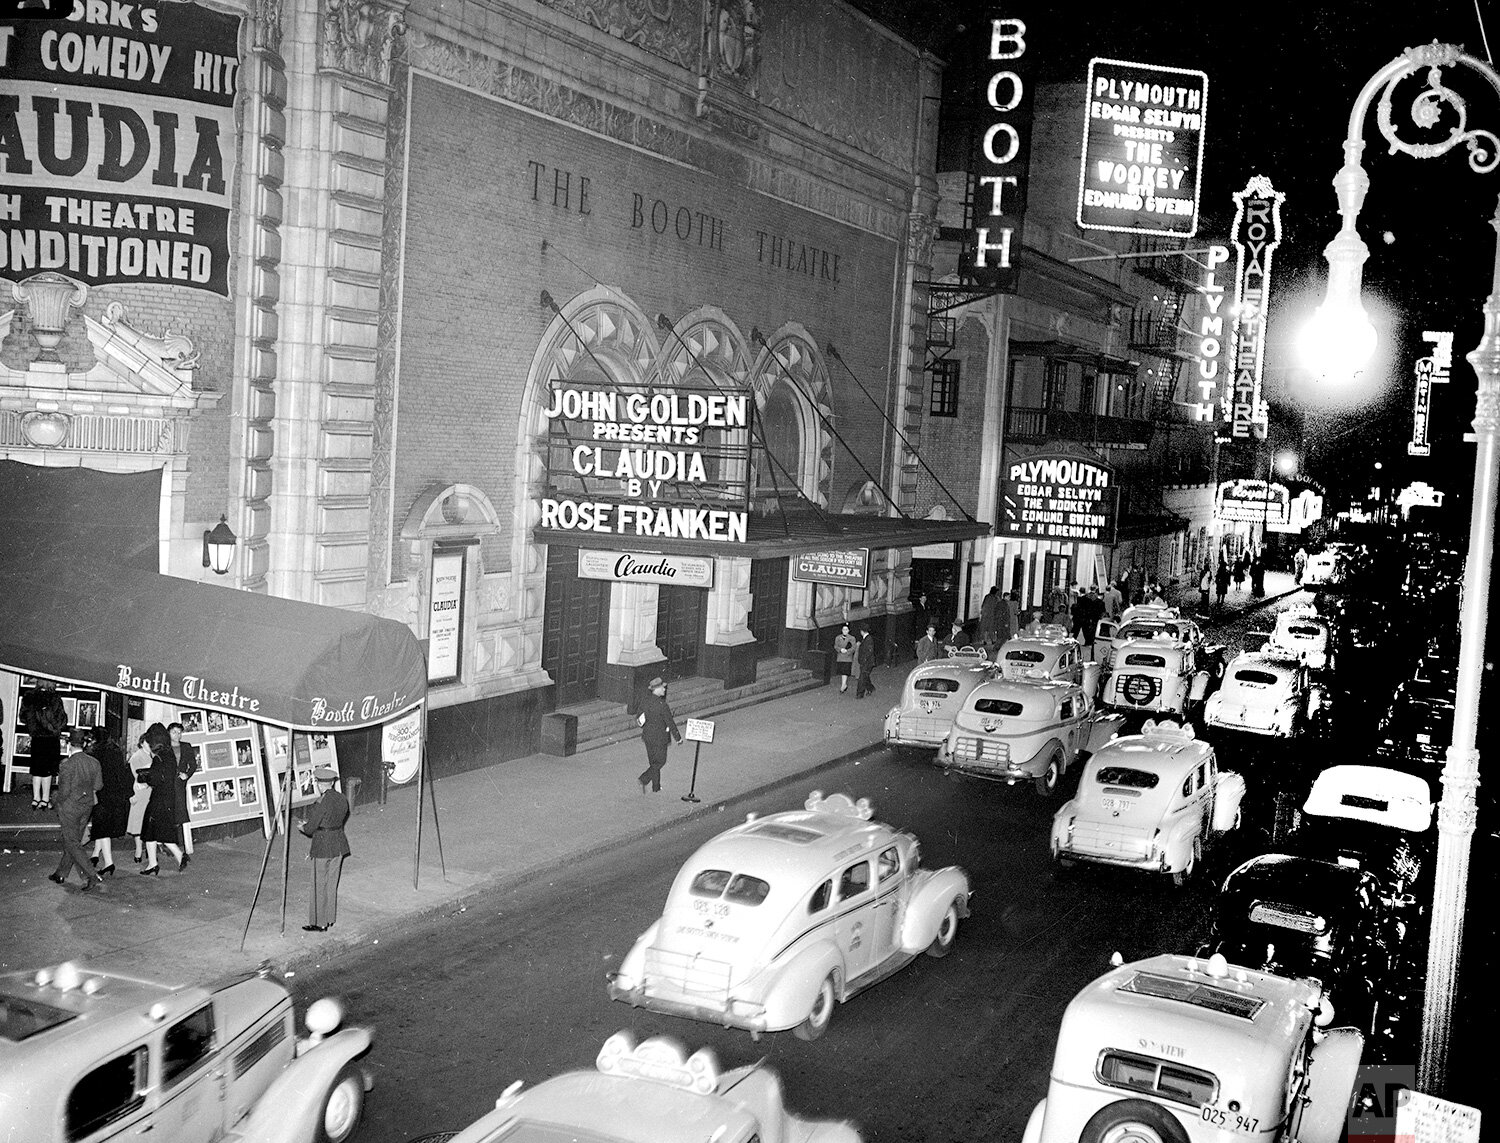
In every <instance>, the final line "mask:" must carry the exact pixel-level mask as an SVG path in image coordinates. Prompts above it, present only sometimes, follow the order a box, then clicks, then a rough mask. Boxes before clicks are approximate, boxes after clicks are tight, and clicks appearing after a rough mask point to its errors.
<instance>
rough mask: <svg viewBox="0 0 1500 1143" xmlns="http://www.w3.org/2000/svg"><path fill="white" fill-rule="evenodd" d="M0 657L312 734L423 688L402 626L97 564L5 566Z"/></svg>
mask: <svg viewBox="0 0 1500 1143" xmlns="http://www.w3.org/2000/svg"><path fill="white" fill-rule="evenodd" d="M0 666H3V667H5V668H6V669H8V670H12V671H16V672H19V673H22V674H34V675H46V676H49V677H51V678H56V679H60V680H66V681H69V682H75V683H86V684H88V685H90V686H97V687H102V688H104V689H107V690H113V691H120V692H123V693H125V694H131V695H140V696H142V697H144V698H151V699H158V700H160V701H163V702H171V703H175V704H177V705H181V706H191V707H201V708H203V709H205V710H218V711H223V712H224V713H226V714H233V715H239V716H240V717H242V718H245V719H248V720H250V721H252V722H268V723H274V724H276V725H279V726H287V727H291V728H293V729H296V730H307V731H339V730H352V729H355V728H357V727H362V726H374V725H378V724H380V723H383V722H388V721H390V720H391V719H393V718H396V717H397V716H399V715H402V714H405V713H406V712H407V711H409V710H412V709H413V708H415V707H416V706H418V705H419V704H420V703H421V702H422V701H423V699H424V698H425V697H426V695H427V664H426V659H425V657H424V656H423V653H422V648H421V645H420V644H419V643H418V642H417V639H416V637H415V636H414V635H413V634H412V632H411V629H410V628H408V627H407V626H406V625H405V624H402V623H397V622H396V621H394V620H391V619H381V618H378V617H376V616H372V615H366V614H363V613H361V612H350V611H341V610H339V609H337V608H332V607H323V606H320V605H318V604H313V603H301V602H298V601H295V600H289V599H279V598H276V597H274V596H267V595H257V594H255V593H252V592H247V591H236V590H234V589H233V588H228V587H220V586H218V585H217V584H205V583H197V582H194V581H192V580H186V579H179V578H177V577H175V576H166V575H158V574H157V573H155V572H150V571H142V570H139V569H137V568H130V567H122V566H119V565H111V564H100V563H91V564H89V565H88V566H80V565H78V564H76V563H71V562H66V561H55V560H54V561H48V562H43V563H37V562H34V561H25V560H9V561H6V562H4V563H0Z"/></svg>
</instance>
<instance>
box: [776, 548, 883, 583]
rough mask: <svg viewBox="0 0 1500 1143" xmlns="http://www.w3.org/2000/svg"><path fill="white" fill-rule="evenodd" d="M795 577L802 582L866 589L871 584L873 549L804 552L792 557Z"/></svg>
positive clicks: (793, 576)
mask: <svg viewBox="0 0 1500 1143" xmlns="http://www.w3.org/2000/svg"><path fill="white" fill-rule="evenodd" d="M792 578H793V579H794V580H797V581H798V582H799V583H831V584H836V585H837V586H839V587H857V588H860V589H864V588H866V587H868V586H869V584H870V549H869V548H850V549H848V550H846V551H836V552H803V553H802V554H801V555H800V556H793V557H792Z"/></svg>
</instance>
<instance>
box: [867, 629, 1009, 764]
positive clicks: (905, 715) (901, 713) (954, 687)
mask: <svg viewBox="0 0 1500 1143" xmlns="http://www.w3.org/2000/svg"><path fill="white" fill-rule="evenodd" d="M1000 670H1001V668H1000V666H999V665H998V664H996V663H992V662H990V660H989V659H987V658H985V655H984V652H983V651H978V650H967V651H960V652H958V653H956V654H953V655H949V656H947V657H946V658H942V659H930V660H928V661H927V662H925V663H921V664H919V665H918V666H917V667H915V668H914V669H913V670H912V671H911V672H910V673H909V674H908V675H907V676H906V685H905V686H903V687H902V688H901V701H900V703H898V704H897V705H896V706H893V707H891V709H890V710H889V711H888V712H887V714H886V716H885V740H886V742H887V743H889V744H890V745H893V746H926V747H935V746H941V745H942V744H943V740H944V739H946V738H947V737H948V731H949V730H950V729H951V728H952V726H953V718H954V716H955V715H957V714H958V712H959V711H960V710H961V709H963V705H964V700H965V699H967V698H968V697H969V692H970V691H972V690H973V689H974V688H975V687H977V686H979V684H980V683H986V682H989V681H990V680H991V679H994V678H998V677H999V676H1000Z"/></svg>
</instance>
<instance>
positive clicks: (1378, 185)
mask: <svg viewBox="0 0 1500 1143" xmlns="http://www.w3.org/2000/svg"><path fill="white" fill-rule="evenodd" d="M857 6H858V7H860V8H861V9H863V10H864V11H866V12H868V13H869V14H870V15H872V16H874V17H876V18H877V19H879V20H881V21H882V22H883V23H885V24H887V25H888V26H890V27H892V28H894V29H895V30H896V31H897V32H898V33H900V34H902V35H903V36H905V37H906V38H908V39H910V40H911V41H912V42H914V43H917V44H919V45H921V46H922V47H925V48H928V49H929V50H931V51H933V52H934V53H935V54H937V55H938V56H939V57H941V58H942V59H944V60H945V61H948V63H949V68H948V72H947V76H946V81H945V83H946V87H945V94H944V98H945V101H950V102H951V101H961V100H968V101H970V102H972V101H973V100H974V98H975V97H974V96H970V95H967V94H965V92H964V90H963V89H964V88H965V87H966V86H967V85H969V84H971V83H972V82H974V80H975V79H976V78H978V79H979V80H980V81H981V82H982V81H983V79H987V78H988V75H989V70H988V69H989V68H990V67H991V66H993V65H989V64H987V63H986V62H985V61H984V59H983V56H984V53H985V50H986V46H987V33H986V30H985V29H986V27H987V19H988V17H989V15H991V14H998V15H1006V16H1016V17H1019V18H1021V19H1023V20H1025V21H1026V23H1027V28H1028V34H1027V57H1026V60H1025V62H1026V63H1028V64H1030V65H1031V67H1032V68H1033V69H1034V71H1033V74H1034V75H1036V77H1037V79H1038V81H1040V82H1047V81H1056V82H1076V83H1082V82H1083V80H1084V79H1085V77H1086V73H1087V68H1088V61H1089V59H1090V58H1092V57H1095V56H1102V57H1108V58H1114V59H1126V60H1132V61H1135V62H1140V63H1145V64H1162V65H1168V66H1172V67H1183V68H1194V69H1198V70H1201V71H1205V72H1207V73H1208V76H1209V95H1208V114H1207V122H1206V127H1207V138H1206V144H1205V152H1204V171H1203V192H1204V198H1203V207H1202V215H1203V219H1204V221H1203V225H1202V226H1201V227H1200V231H1199V234H1198V238H1200V239H1217V240H1221V241H1222V240H1224V238H1226V237H1227V232H1228V225H1229V222H1230V220H1231V218H1232V216H1233V200H1232V199H1231V198H1230V195H1231V194H1232V192H1234V191H1236V190H1239V189H1241V188H1242V187H1243V186H1244V185H1245V183H1246V181H1247V180H1248V179H1249V178H1250V176H1252V175H1255V174H1264V175H1266V176H1268V177H1269V178H1270V179H1271V181H1272V183H1273V184H1274V185H1275V187H1276V188H1277V189H1278V190H1281V191H1284V192H1285V193H1286V196H1287V197H1286V202H1285V203H1284V204H1283V207H1282V225H1283V240H1282V244H1281V246H1280V248H1279V249H1278V250H1277V252H1276V256H1275V264H1274V269H1273V279H1272V287H1273V290H1274V292H1275V300H1273V302H1272V306H1271V310H1270V313H1269V316H1268V344H1267V361H1266V370H1267V381H1268V390H1270V391H1272V392H1275V391H1277V390H1278V388H1279V389H1282V390H1284V391H1285V393H1286V395H1287V399H1286V400H1285V401H1284V402H1281V403H1280V404H1279V409H1278V412H1279V413H1280V414H1281V418H1282V419H1283V420H1284V421H1285V422H1287V423H1289V424H1291V425H1292V426H1293V429H1294V431H1298V430H1300V432H1299V433H1298V435H1300V437H1301V441H1302V449H1303V453H1304V459H1303V465H1302V467H1303V471H1304V472H1306V473H1308V474H1310V475H1311V476H1312V477H1314V478H1315V479H1318V480H1320V481H1322V482H1323V483H1326V484H1328V485H1329V486H1330V487H1331V488H1337V487H1339V486H1340V485H1341V484H1343V483H1346V482H1348V480H1349V479H1350V477H1351V476H1352V475H1355V474H1357V473H1360V472H1371V471H1372V470H1373V463H1374V461H1375V460H1382V461H1383V462H1384V464H1385V476H1386V478H1387V480H1388V479H1389V477H1390V476H1391V475H1392V474H1393V473H1395V474H1399V475H1400V476H1401V477H1403V478H1410V479H1426V480H1428V481H1430V482H1431V483H1433V484H1436V485H1438V486H1440V487H1448V488H1450V489H1453V490H1454V491H1462V492H1463V493H1464V494H1465V495H1466V494H1467V488H1468V484H1469V482H1470V480H1471V479H1472V476H1471V474H1472V458H1473V449H1472V446H1466V445H1463V444H1462V443H1460V442H1461V437H1462V435H1463V433H1464V432H1466V431H1468V429H1469V420H1470V419H1471V418H1472V416H1473V402H1474V398H1473V392H1474V377H1473V373H1472V370H1471V369H1470V368H1469V366H1468V363H1467V362H1466V361H1464V360H1463V358H1464V355H1465V354H1467V353H1468V352H1469V351H1470V350H1472V349H1473V348H1474V346H1475V345H1476V344H1477V342H1478V340H1479V336H1480V333H1481V331H1482V328H1483V325H1482V317H1481V312H1480V306H1481V305H1482V304H1483V301H1484V298H1485V297H1486V295H1487V294H1488V293H1489V292H1490V288H1491V279H1492V275H1493V269H1494V250H1495V235H1494V232H1493V230H1492V229H1491V227H1490V225H1489V222H1490V219H1491V218H1492V217H1493V216H1494V214H1495V210H1496V203H1497V196H1500V172H1491V173H1489V174H1476V173H1474V172H1473V171H1472V170H1470V168H1469V165H1468V152H1467V149H1466V148H1464V147H1463V146H1460V147H1458V148H1457V149H1456V150H1455V151H1453V152H1450V153H1449V154H1447V155H1444V156H1442V157H1439V158H1431V159H1423V160H1418V159H1415V158H1412V157H1409V156H1405V155H1389V154H1387V150H1388V148H1387V145H1386V143H1385V141H1384V140H1383V139H1382V138H1381V137H1380V134H1379V131H1378V129H1377V127H1376V125H1375V112H1374V109H1373V108H1372V110H1371V113H1370V115H1369V116H1368V117H1367V120H1366V131H1365V139H1366V147H1365V152H1364V159H1363V161H1364V166H1365V169H1366V171H1367V173H1368V174H1369V175H1370V179H1371V188H1370V193H1369V196H1368V197H1367V199H1366V201H1365V205H1364V209H1363V210H1362V212H1361V214H1360V220H1359V229H1360V233H1361V235H1362V236H1363V237H1364V240H1365V242H1366V244H1367V245H1368V246H1369V247H1370V260H1369V261H1368V262H1367V263H1366V264H1365V291H1366V299H1367V307H1368V308H1369V310H1370V313H1371V317H1372V319H1373V320H1374V321H1375V323H1376V326H1377V328H1378V329H1379V330H1380V331H1381V335H1382V344H1383V346H1386V347H1388V348H1389V351H1390V352H1389V354H1388V355H1387V356H1386V358H1385V359H1384V360H1383V361H1379V362H1376V363H1373V364H1372V366H1371V369H1370V370H1369V373H1370V374H1371V376H1367V377H1362V378H1361V379H1360V380H1359V383H1358V385H1357V387H1356V389H1355V390H1353V391H1348V392H1333V391H1330V390H1329V389H1328V387H1327V385H1326V384H1325V383H1323V382H1318V381H1314V380H1313V379H1312V378H1311V377H1310V376H1309V375H1308V373H1307V371H1306V370H1305V369H1303V368H1301V366H1300V363H1299V362H1298V361H1297V359H1296V356H1295V345H1294V342H1295V333H1296V330H1297V329H1298V327H1299V326H1300V325H1301V319H1302V317H1303V316H1304V315H1305V314H1307V313H1309V312H1310V311H1311V307H1312V306H1314V305H1316V304H1317V302H1318V301H1320V300H1321V296H1322V286H1323V280H1324V274H1325V265H1326V264H1325V263H1324V261H1323V257H1322V249H1323V247H1324V246H1325V245H1326V244H1327V242H1328V241H1329V240H1330V239H1331V238H1332V237H1333V236H1334V234H1335V233H1336V232H1337V230H1338V214H1337V203H1336V199H1335V195H1334V191H1333V187H1332V183H1331V180H1332V178H1333V176H1334V174H1335V172H1336V171H1337V170H1338V168H1339V166H1340V165H1341V163H1342V161H1343V153H1342V141H1343V138H1344V135H1345V132H1346V129H1347V125H1348V120H1349V114H1350V110H1351V109H1352V107H1353V104H1354V100H1355V98H1356V96H1357V95H1358V93H1359V90H1360V88H1361V87H1362V86H1363V85H1364V84H1365V82H1366V81H1367V80H1369V79H1370V77H1371V76H1373V75H1374V74H1375V73H1376V72H1378V71H1379V70H1380V69H1381V68H1382V67H1383V66H1384V65H1385V64H1386V63H1387V62H1389V61H1390V60H1391V59H1393V58H1394V57H1395V56H1397V55H1398V54H1399V53H1400V52H1401V51H1402V49H1404V48H1406V47H1410V46H1415V45H1418V44H1425V43H1430V42H1431V41H1433V40H1438V41H1441V42H1444V43H1454V44H1460V45H1463V46H1464V48H1465V49H1466V50H1467V52H1468V53H1469V54H1470V55H1472V56H1476V57H1478V58H1481V59H1484V58H1486V57H1487V56H1488V55H1489V54H1491V53H1493V52H1494V51H1497V50H1500V5H1496V4H1494V3H1493V0H1481V3H1480V5H1479V7H1478V8H1476V6H1475V3H1474V0H1418V2H1404V3H1396V4H1392V3H1390V2H1389V0H1384V2H1378V0H1377V2H1371V0H1343V2H1341V3H1290V2H1286V0H1271V2H1268V3H1257V4H1246V5H1224V4H1200V3H1185V2H1182V0H1165V2H1159V3H1155V4H1119V5H1105V4H1098V3H1089V2H1085V3H1077V4H1062V3H1043V2H1040V0H1038V2H1030V3H1027V2H1019V0H1018V2H1017V3H1012V4H1003V5H999V6H995V5H983V4H972V3H952V4H944V5H941V6H934V5H933V4H932V3H930V2H923V0H861V2H858V3H857ZM1481 12H1482V13H1483V15H1484V17H1485V25H1484V27H1483V28H1482V27H1481V17H1480V15H1479V13H1481ZM1486 35H1488V38H1489V51H1488V52H1487V50H1486V42H1485V37H1486ZM1444 74H1445V79H1449V80H1450V81H1451V82H1453V83H1454V86H1455V87H1456V88H1458V90H1460V92H1461V94H1463V95H1464V96H1465V97H1466V99H1467V103H1468V115H1469V120H1468V124H1469V126H1470V127H1471V128H1472V127H1479V128H1483V129H1486V130H1489V131H1492V132H1495V133H1497V134H1500V93H1497V92H1495V91H1494V90H1493V89H1491V88H1490V87H1489V86H1488V85H1487V84H1485V83H1484V82H1483V81H1482V80H1479V79H1478V77H1477V75H1475V73H1473V72H1472V71H1469V72H1468V75H1467V76H1465V77H1464V78H1465V80H1466V82H1465V83H1464V84H1463V86H1462V87H1459V81H1458V79H1457V73H1454V72H1453V71H1452V69H1450V70H1449V71H1448V72H1445V73H1444ZM1420 90H1421V84H1420V83H1413V82H1410V81H1408V83H1407V84H1406V85H1404V86H1403V87H1402V88H1401V89H1400V102H1398V103H1397V105H1396V107H1395V115H1396V121H1397V123H1398V124H1400V123H1405V122H1406V120H1405V119H1404V111H1405V107H1406V106H1407V104H1409V101H1410V99H1411V98H1412V97H1413V96H1414V95H1415V94H1417V92H1418V91H1420ZM1079 117H1080V124H1081V121H1082V111H1081V109H1080V116H1079ZM1451 122H1453V120H1452V118H1451V117H1449V118H1448V119H1445V120H1444V124H1445V128H1444V130H1442V131H1429V132H1427V133H1426V134H1425V135H1418V133H1417V132H1416V131H1415V129H1413V128H1411V127H1410V126H1409V124H1408V125H1407V127H1406V130H1405V131H1403V132H1402V133H1401V134H1402V137H1403V138H1405V139H1408V140H1411V141H1418V142H1425V143H1431V142H1433V141H1436V139H1438V138H1441V137H1444V136H1445V135H1446V133H1447V130H1446V125H1447V124H1449V123H1451ZM1382 305H1384V306H1385V307H1386V311H1387V312H1386V314H1385V316H1384V317H1382V316H1381V315H1380V314H1379V312H1378V311H1379V309H1380V308H1381V306H1382ZM1424 329H1452V330H1454V331H1455V333H1456V337H1455V340H1454V358H1455V367H1454V378H1453V381H1452V382H1451V383H1450V384H1449V385H1447V386H1446V387H1442V386H1439V387H1435V397H1434V402H1433V425H1432V439H1433V441H1434V449H1433V453H1434V455H1433V457H1432V458H1430V459H1422V458H1411V459H1408V458H1407V456H1406V441H1407V440H1408V438H1409V437H1410V432H1411V424H1410V406H1411V392H1412V383H1411V376H1412V372H1411V370H1412V363H1413V362H1414V360H1415V359H1416V358H1417V357H1419V356H1425V355H1426V354H1427V353H1428V352H1430V347H1429V346H1428V345H1427V344H1426V343H1425V342H1423V341H1422V338H1421V333H1422V331H1423V330H1424ZM1276 417H1277V412H1273V419H1275V418H1276ZM1445 454H1446V455H1445ZM1455 457H1457V458H1459V459H1460V460H1461V463H1455V462H1454V458H1455Z"/></svg>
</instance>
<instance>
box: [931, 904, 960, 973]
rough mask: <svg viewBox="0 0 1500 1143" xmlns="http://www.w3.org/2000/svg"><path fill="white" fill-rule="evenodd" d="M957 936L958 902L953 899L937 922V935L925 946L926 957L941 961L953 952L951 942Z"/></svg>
mask: <svg viewBox="0 0 1500 1143" xmlns="http://www.w3.org/2000/svg"><path fill="white" fill-rule="evenodd" d="M957 936H958V901H957V899H955V900H954V901H953V903H952V904H950V905H949V906H948V911H947V912H946V913H944V914H943V919H942V920H941V921H939V922H938V927H937V934H936V935H935V936H934V937H933V938H932V943H931V944H930V945H928V946H927V955H928V956H930V957H937V958H938V959H939V960H941V959H942V958H943V957H945V956H947V955H948V954H949V953H951V952H952V951H953V941H954V939H955V938H957Z"/></svg>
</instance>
